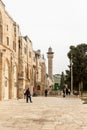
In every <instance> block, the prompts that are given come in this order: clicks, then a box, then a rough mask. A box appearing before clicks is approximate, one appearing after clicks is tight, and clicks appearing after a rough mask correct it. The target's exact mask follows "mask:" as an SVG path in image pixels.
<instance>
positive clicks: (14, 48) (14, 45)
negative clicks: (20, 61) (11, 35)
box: [13, 41, 16, 52]
mask: <svg viewBox="0 0 87 130" xmlns="http://www.w3.org/2000/svg"><path fill="white" fill-rule="evenodd" d="M13 50H14V51H15V52H16V43H15V42H14V41H13Z"/></svg>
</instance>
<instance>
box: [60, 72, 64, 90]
mask: <svg viewBox="0 0 87 130" xmlns="http://www.w3.org/2000/svg"><path fill="white" fill-rule="evenodd" d="M64 77H65V76H64V73H63V72H62V74H61V80H60V86H61V89H63V86H64Z"/></svg>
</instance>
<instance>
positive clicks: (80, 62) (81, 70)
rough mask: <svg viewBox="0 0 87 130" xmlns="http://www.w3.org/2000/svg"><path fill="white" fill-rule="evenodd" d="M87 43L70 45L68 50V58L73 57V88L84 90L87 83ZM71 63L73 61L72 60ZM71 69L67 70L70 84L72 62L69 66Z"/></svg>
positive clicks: (67, 78) (67, 80)
mask: <svg viewBox="0 0 87 130" xmlns="http://www.w3.org/2000/svg"><path fill="white" fill-rule="evenodd" d="M86 52H87V44H80V45H77V46H76V47H75V46H70V51H69V52H68V54H67V55H68V58H69V59H70V61H71V59H72V68H73V88H74V89H77V90H81V91H83V88H86V87H85V86H86V84H87V54H86ZM70 63H71V62H70ZM68 67H69V70H66V82H67V83H68V84H69V85H70V82H71V64H70V65H69V66H68Z"/></svg>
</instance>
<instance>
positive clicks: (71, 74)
mask: <svg viewBox="0 0 87 130" xmlns="http://www.w3.org/2000/svg"><path fill="white" fill-rule="evenodd" d="M71 94H72V95H73V63H72V54H71Z"/></svg>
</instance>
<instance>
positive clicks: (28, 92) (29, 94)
mask: <svg viewBox="0 0 87 130" xmlns="http://www.w3.org/2000/svg"><path fill="white" fill-rule="evenodd" d="M29 99H30V103H32V100H31V93H30V90H29V88H28V89H27V90H26V103H28V100H29Z"/></svg>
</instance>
